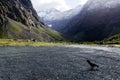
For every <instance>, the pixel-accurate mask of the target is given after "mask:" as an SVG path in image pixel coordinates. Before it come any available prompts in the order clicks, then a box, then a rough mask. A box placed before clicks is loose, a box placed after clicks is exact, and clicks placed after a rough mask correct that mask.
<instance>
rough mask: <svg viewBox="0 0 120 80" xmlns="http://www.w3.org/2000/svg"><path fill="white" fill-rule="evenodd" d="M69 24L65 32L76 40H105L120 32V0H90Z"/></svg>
mask: <svg viewBox="0 0 120 80" xmlns="http://www.w3.org/2000/svg"><path fill="white" fill-rule="evenodd" d="M67 26H68V27H66V29H64V31H63V33H64V34H65V35H67V36H68V37H69V38H72V39H73V40H75V41H95V40H103V39H104V38H107V37H110V36H112V35H114V34H117V33H120V0H102V1H101V0H88V2H87V3H86V4H85V5H84V7H83V9H82V11H81V13H79V14H78V15H76V16H75V17H74V18H72V19H71V21H70V23H69V24H68V25H67ZM71 36H72V37H71Z"/></svg>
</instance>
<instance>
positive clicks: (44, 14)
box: [38, 5, 82, 33]
mask: <svg viewBox="0 0 120 80" xmlns="http://www.w3.org/2000/svg"><path fill="white" fill-rule="evenodd" d="M81 9H82V6H81V5H80V6H78V7H76V8H75V9H71V10H68V11H64V12H60V11H58V10H56V9H49V10H41V11H39V12H38V14H39V16H40V19H42V20H43V22H45V24H46V25H48V26H49V27H51V28H52V29H54V30H57V31H59V32H61V33H62V31H63V29H64V28H65V27H66V25H67V23H69V21H70V19H71V18H72V17H74V16H75V15H77V14H78V13H79V12H80V11H81Z"/></svg>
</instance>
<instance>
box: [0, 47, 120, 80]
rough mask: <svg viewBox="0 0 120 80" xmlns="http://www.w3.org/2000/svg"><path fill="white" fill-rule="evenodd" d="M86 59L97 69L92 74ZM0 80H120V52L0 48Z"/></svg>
mask: <svg viewBox="0 0 120 80" xmlns="http://www.w3.org/2000/svg"><path fill="white" fill-rule="evenodd" d="M87 59H90V60H92V61H93V62H95V63H96V64H98V65H99V66H100V67H99V68H98V69H96V70H92V71H91V70H90V66H89V65H88V63H87V62H86V60H87ZM0 80H120V49H119V48H110V47H100V46H96V47H95V46H76V45H72V46H54V47H0Z"/></svg>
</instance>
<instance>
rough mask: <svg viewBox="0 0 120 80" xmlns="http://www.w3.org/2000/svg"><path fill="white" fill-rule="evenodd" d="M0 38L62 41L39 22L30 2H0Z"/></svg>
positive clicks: (24, 0)
mask: <svg viewBox="0 0 120 80" xmlns="http://www.w3.org/2000/svg"><path fill="white" fill-rule="evenodd" d="M0 38H13V39H36V40H40V41H54V40H61V39H63V38H62V36H61V35H60V34H59V33H57V32H56V31H53V30H50V29H49V28H47V27H46V26H45V25H44V23H43V22H42V21H41V20H39V17H38V15H37V13H36V11H35V10H34V9H33V6H32V3H31V1H30V0H0Z"/></svg>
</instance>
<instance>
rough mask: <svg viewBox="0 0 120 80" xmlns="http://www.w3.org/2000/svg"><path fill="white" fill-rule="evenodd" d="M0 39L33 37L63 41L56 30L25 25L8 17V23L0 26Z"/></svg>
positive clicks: (39, 39)
mask: <svg viewBox="0 0 120 80" xmlns="http://www.w3.org/2000/svg"><path fill="white" fill-rule="evenodd" d="M0 38H1V39H30V40H31V39H35V40H38V41H63V40H64V38H63V37H62V35H61V34H59V33H58V32H56V31H54V30H51V29H48V28H46V27H40V26H39V27H34V26H26V25H23V24H22V23H21V22H16V21H14V20H12V19H8V23H7V24H6V25H3V26H2V27H0Z"/></svg>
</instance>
